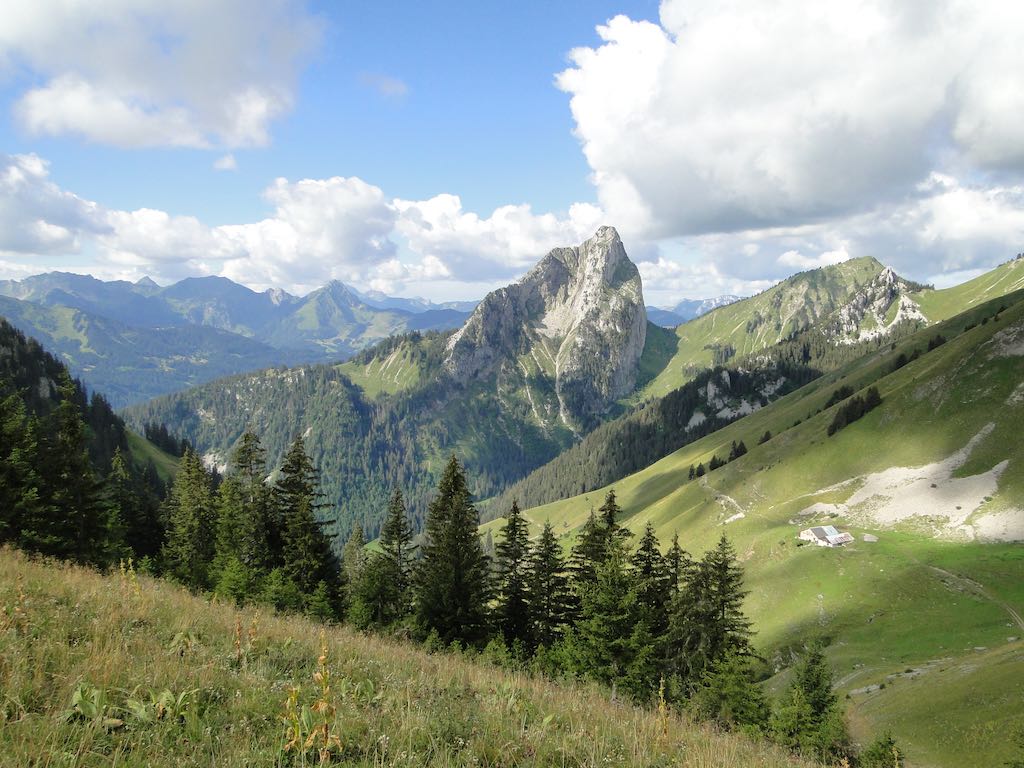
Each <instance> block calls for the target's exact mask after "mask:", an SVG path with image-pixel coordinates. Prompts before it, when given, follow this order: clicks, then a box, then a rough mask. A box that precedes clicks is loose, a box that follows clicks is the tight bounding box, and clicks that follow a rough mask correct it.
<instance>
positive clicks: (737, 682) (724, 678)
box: [692, 653, 771, 730]
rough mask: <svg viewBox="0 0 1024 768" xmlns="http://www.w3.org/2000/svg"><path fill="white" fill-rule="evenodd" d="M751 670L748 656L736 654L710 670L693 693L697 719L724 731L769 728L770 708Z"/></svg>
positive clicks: (721, 660) (717, 663) (712, 666)
mask: <svg viewBox="0 0 1024 768" xmlns="http://www.w3.org/2000/svg"><path fill="white" fill-rule="evenodd" d="M752 667H753V664H752V661H751V658H750V657H749V656H740V655H739V654H736V653H729V654H727V655H726V656H725V657H723V658H721V659H719V660H718V661H716V662H715V663H714V664H712V665H711V666H710V667H708V668H707V669H706V670H705V672H704V674H703V675H702V676H701V680H700V682H699V683H698V684H697V686H696V689H695V690H694V693H693V699H692V701H693V706H694V709H695V710H696V711H697V713H698V715H699V716H700V717H702V718H703V719H706V720H714V721H715V722H716V723H718V724H719V725H721V726H723V727H725V728H736V727H740V726H746V727H753V728H757V729H759V730H760V729H763V728H766V727H767V725H768V719H769V717H770V715H771V708H770V707H769V706H768V699H767V698H766V697H765V695H764V692H763V691H762V690H761V688H760V687H759V686H758V685H757V682H756V677H755V674H754V670H753V668H752Z"/></svg>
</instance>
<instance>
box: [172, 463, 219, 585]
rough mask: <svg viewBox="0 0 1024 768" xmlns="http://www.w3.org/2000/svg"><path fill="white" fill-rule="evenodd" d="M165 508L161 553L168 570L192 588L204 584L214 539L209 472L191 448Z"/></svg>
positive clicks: (213, 517)
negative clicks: (165, 538) (165, 521)
mask: <svg viewBox="0 0 1024 768" xmlns="http://www.w3.org/2000/svg"><path fill="white" fill-rule="evenodd" d="M167 508H168V511H167V541H166V542H165V544H164V549H163V557H164V562H165V564H166V568H167V571H168V573H170V574H171V575H172V576H173V577H174V578H176V579H177V580H178V581H180V582H181V583H182V584H185V585H186V586H189V587H191V588H193V589H203V588H206V587H208V586H209V581H208V579H209V575H210V574H209V569H210V564H211V562H212V560H213V556H214V543H215V541H216V538H215V531H214V526H215V523H216V516H215V515H216V513H215V511H214V508H213V495H212V493H211V491H210V476H209V474H208V473H207V471H206V469H205V468H204V467H203V462H202V461H201V460H200V458H199V457H198V456H197V455H196V454H195V453H193V452H192V451H186V452H185V455H184V456H183V457H182V458H181V462H180V464H179V466H178V474H177V476H176V477H175V479H174V485H173V486H171V493H170V496H169V497H168V500H167Z"/></svg>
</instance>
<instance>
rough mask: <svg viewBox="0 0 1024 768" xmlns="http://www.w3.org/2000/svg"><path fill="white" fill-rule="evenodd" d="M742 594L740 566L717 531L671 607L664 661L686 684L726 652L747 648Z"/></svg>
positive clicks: (738, 651) (694, 679)
mask: <svg viewBox="0 0 1024 768" xmlns="http://www.w3.org/2000/svg"><path fill="white" fill-rule="evenodd" d="M746 594H747V593H746V592H745V591H744V589H743V569H742V567H741V566H740V565H739V563H738V562H737V561H736V553H735V551H734V550H733V548H732V545H731V544H730V543H729V540H728V539H726V538H725V536H722V538H721V539H720V540H719V542H718V545H717V546H716V547H715V548H714V549H712V550H709V551H708V552H707V553H706V554H705V555H704V557H703V558H702V559H701V561H700V562H699V563H698V564H697V565H696V567H695V568H694V569H693V573H692V574H691V577H690V579H689V580H688V581H687V583H686V586H685V588H684V589H683V590H681V591H680V592H679V594H678V595H677V597H676V600H675V602H674V604H673V606H672V610H671V615H670V619H669V622H670V626H669V633H668V650H669V658H670V664H671V667H672V668H673V671H674V672H675V673H676V674H678V675H679V676H680V678H681V679H682V680H683V682H684V684H685V685H687V686H688V687H692V686H693V685H696V683H697V682H698V681H699V680H700V678H701V676H702V675H703V674H704V672H705V670H706V669H708V667H710V666H711V665H712V664H714V663H715V662H717V661H718V660H720V659H722V658H724V657H725V656H726V655H727V654H730V653H736V654H740V655H743V654H747V653H749V652H750V621H749V620H748V619H747V618H746V616H745V615H744V614H743V598H744V597H745V596H746Z"/></svg>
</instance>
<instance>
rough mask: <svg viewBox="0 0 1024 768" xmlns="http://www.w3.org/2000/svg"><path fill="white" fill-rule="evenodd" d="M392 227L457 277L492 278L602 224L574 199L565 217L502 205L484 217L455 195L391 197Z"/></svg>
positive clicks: (510, 272) (511, 273)
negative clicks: (394, 215) (466, 207)
mask: <svg viewBox="0 0 1024 768" xmlns="http://www.w3.org/2000/svg"><path fill="white" fill-rule="evenodd" d="M395 208H396V210H397V211H398V213H399V214H400V216H399V219H398V221H397V224H396V229H397V231H398V233H399V234H401V235H402V236H403V237H404V238H405V240H406V241H407V242H408V244H409V247H410V249H411V250H413V251H414V252H416V253H418V254H420V255H421V256H423V257H424V258H427V257H433V258H436V259H437V260H439V261H441V262H442V263H444V264H445V266H446V267H447V268H448V269H449V270H450V271H451V272H452V273H453V274H456V275H458V276H459V277H460V278H461V279H464V280H468V281H481V280H487V281H494V280H498V279H504V278H511V277H513V276H515V275H518V274H520V273H522V272H523V271H524V270H525V269H526V268H527V267H529V266H531V265H532V264H533V263H534V262H536V261H537V260H538V259H539V257H540V256H543V255H544V254H545V253H546V252H547V251H549V250H550V249H551V248H554V247H555V246H558V245H567V244H575V243H579V242H581V241H582V240H584V239H586V238H587V237H589V236H590V235H592V234H593V233H594V231H595V230H596V229H597V228H598V227H599V226H600V225H601V224H602V223H603V214H602V213H601V211H600V209H598V208H597V207H596V206H593V205H589V204H586V203H576V204H574V205H572V206H570V208H569V212H568V215H567V216H566V217H565V218H559V217H558V216H556V215H555V214H553V213H544V214H534V213H533V211H532V210H531V208H530V206H529V205H505V206H502V207H500V208H498V209H496V210H495V211H494V212H493V213H492V214H491V215H490V216H489V217H487V218H481V217H480V216H479V215H478V214H476V213H473V212H471V211H466V210H464V209H463V207H462V200H461V199H460V198H459V197H458V196H457V195H447V194H445V195H437V196H436V197H432V198H430V199H429V200H422V201H410V200H396V201H395Z"/></svg>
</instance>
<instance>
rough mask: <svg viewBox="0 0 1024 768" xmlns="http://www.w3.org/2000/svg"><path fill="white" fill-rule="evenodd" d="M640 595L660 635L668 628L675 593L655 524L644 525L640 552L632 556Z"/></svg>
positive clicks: (652, 626) (641, 604)
mask: <svg viewBox="0 0 1024 768" xmlns="http://www.w3.org/2000/svg"><path fill="white" fill-rule="evenodd" d="M630 563H631V565H632V569H633V580H634V582H635V585H636V597H637V601H638V604H639V607H640V608H641V609H642V610H643V612H644V615H645V617H646V619H647V626H648V627H649V628H650V631H651V634H652V635H653V636H654V637H655V638H657V639H660V638H661V636H662V635H664V633H665V630H666V629H667V628H668V599H669V597H670V595H671V591H670V586H669V582H668V571H667V567H666V564H665V558H664V557H663V556H662V554H661V551H660V549H659V546H658V537H657V536H655V535H654V526H652V525H651V524H650V523H647V525H646V526H645V527H644V535H643V536H642V537H641V538H640V543H639V545H638V546H637V549H636V552H634V553H633V555H632V557H631V558H630Z"/></svg>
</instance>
